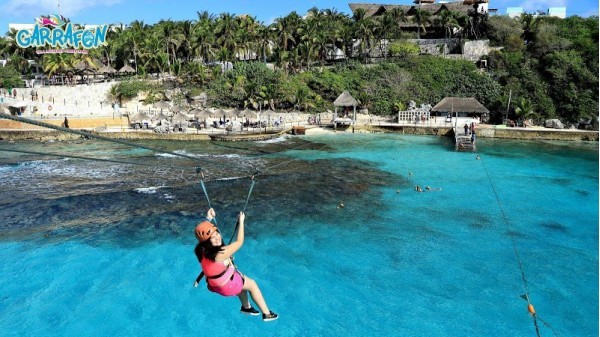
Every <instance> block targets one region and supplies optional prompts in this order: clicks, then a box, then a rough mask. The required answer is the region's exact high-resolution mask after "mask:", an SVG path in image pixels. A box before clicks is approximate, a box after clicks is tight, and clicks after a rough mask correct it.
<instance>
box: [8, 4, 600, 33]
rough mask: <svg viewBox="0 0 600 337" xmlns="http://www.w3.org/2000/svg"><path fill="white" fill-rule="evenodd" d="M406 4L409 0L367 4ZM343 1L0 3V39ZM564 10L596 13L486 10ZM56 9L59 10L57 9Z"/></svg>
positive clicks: (264, 16) (266, 15)
mask: <svg viewBox="0 0 600 337" xmlns="http://www.w3.org/2000/svg"><path fill="white" fill-rule="evenodd" d="M352 2H357V3H379V4H397V5H411V4H412V3H413V2H412V1H410V0H396V1H393V0H392V1H384V0H382V1H368V0H355V1H352ZM348 3H349V1H342V0H0V35H4V34H5V33H6V32H8V24H9V23H34V20H35V18H36V17H38V16H40V15H48V14H55V13H60V14H62V15H63V16H65V17H66V18H68V19H70V20H71V22H73V23H78V24H82V25H87V24H118V23H124V24H129V23H131V22H132V21H135V20H140V21H143V22H144V23H146V24H154V23H156V22H158V21H160V20H161V19H171V20H175V21H183V20H194V19H196V18H197V15H196V12H202V11H208V12H209V13H211V14H215V15H218V14H220V13H232V14H250V15H251V16H254V17H256V18H257V19H258V21H261V22H263V23H264V24H270V23H272V22H273V21H274V20H275V19H276V18H278V17H282V16H286V15H287V14H289V13H291V12H292V11H296V12H297V13H298V14H300V15H304V14H305V13H306V12H307V11H308V10H309V9H310V8H312V7H317V8H319V9H327V8H335V9H336V10H337V11H339V12H343V13H346V14H349V15H350V14H351V13H350V8H349V7H348ZM59 6H60V7H59ZM565 6H566V7H567V15H569V16H571V15H578V16H583V17H588V16H591V15H598V1H597V0H490V1H489V8H497V9H498V13H499V14H506V8H507V7H523V9H524V10H525V11H527V12H534V11H537V10H542V11H544V12H545V11H547V9H548V8H549V7H565ZM59 8H60V10H59Z"/></svg>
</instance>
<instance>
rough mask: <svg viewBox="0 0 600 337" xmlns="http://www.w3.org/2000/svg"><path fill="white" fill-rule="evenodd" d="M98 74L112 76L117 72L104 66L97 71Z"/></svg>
mask: <svg viewBox="0 0 600 337" xmlns="http://www.w3.org/2000/svg"><path fill="white" fill-rule="evenodd" d="M98 72H99V73H100V74H114V73H116V72H117V70H116V69H115V68H113V67H111V66H104V67H102V68H100V69H98Z"/></svg>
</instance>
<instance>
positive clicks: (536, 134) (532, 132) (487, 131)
mask: <svg viewBox="0 0 600 337" xmlns="http://www.w3.org/2000/svg"><path fill="white" fill-rule="evenodd" d="M477 137H482V138H505V139H528V140H538V139H539V140H564V141H581V140H583V141H595V142H597V141H598V131H582V130H553V129H529V130H527V129H509V128H506V129H504V128H502V129H495V128H480V129H479V130H477Z"/></svg>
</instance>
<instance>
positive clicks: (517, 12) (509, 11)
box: [506, 7, 523, 18]
mask: <svg viewBox="0 0 600 337" xmlns="http://www.w3.org/2000/svg"><path fill="white" fill-rule="evenodd" d="M521 14H523V7H506V15H508V17H510V18H518V17H519V16H521Z"/></svg>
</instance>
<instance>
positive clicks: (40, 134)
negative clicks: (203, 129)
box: [0, 130, 210, 141]
mask: <svg viewBox="0 0 600 337" xmlns="http://www.w3.org/2000/svg"><path fill="white" fill-rule="evenodd" d="M90 133H92V134H98V135H101V136H103V137H107V138H114V139H150V140H184V141H194V140H210V137H209V136H208V135H206V134H191V133H169V134H164V133H155V132H152V131H137V132H102V133H98V132H90ZM78 138H81V136H80V135H76V134H72V133H66V132H61V131H54V130H52V131H42V130H39V131H31V130H30V131H19V130H10V131H0V140H9V141H19V140H39V141H49V140H70V139H78Z"/></svg>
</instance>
